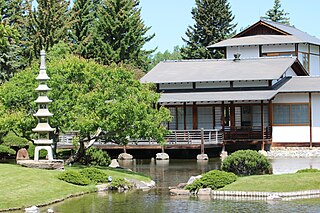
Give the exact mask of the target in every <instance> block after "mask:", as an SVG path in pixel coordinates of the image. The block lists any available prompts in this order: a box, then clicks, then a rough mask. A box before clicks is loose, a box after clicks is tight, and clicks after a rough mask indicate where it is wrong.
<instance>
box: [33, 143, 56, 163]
mask: <svg viewBox="0 0 320 213" xmlns="http://www.w3.org/2000/svg"><path fill="white" fill-rule="evenodd" d="M40 150H46V151H47V153H48V154H47V159H48V160H50V161H53V152H52V147H51V146H43V145H37V146H36V147H35V149H34V160H35V161H39V153H40Z"/></svg>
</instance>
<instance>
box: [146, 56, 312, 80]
mask: <svg viewBox="0 0 320 213" xmlns="http://www.w3.org/2000/svg"><path fill="white" fill-rule="evenodd" d="M289 68H292V70H293V71H294V72H295V73H296V74H297V75H299V76H305V75H308V74H307V72H306V71H305V70H304V68H303V67H302V65H301V64H300V62H299V61H298V60H297V58H296V57H261V58H248V59H241V60H237V61H234V60H230V59H229V60H226V59H220V60H182V61H164V62H160V63H159V64H158V65H157V66H155V67H154V68H153V69H152V70H151V71H150V72H148V73H147V74H146V75H145V76H143V77H142V78H141V80H140V81H141V82H142V83H178V82H206V81H242V80H276V79H279V78H280V77H281V76H282V75H283V74H284V73H285V72H286V71H287V70H288V69H289Z"/></svg>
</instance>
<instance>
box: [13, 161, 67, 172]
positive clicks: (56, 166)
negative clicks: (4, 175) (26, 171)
mask: <svg viewBox="0 0 320 213" xmlns="http://www.w3.org/2000/svg"><path fill="white" fill-rule="evenodd" d="M17 164H18V165H21V166H23V167H28V168H37V169H50V170H64V161H63V160H38V161H36V160H17Z"/></svg>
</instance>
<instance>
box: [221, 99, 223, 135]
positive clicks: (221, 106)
mask: <svg viewBox="0 0 320 213" xmlns="http://www.w3.org/2000/svg"><path fill="white" fill-rule="evenodd" d="M221 109H222V110H221V127H222V131H224V101H222V106H221Z"/></svg>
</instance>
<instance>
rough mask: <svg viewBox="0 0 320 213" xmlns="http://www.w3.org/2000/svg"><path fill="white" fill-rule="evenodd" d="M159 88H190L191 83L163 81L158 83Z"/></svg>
mask: <svg viewBox="0 0 320 213" xmlns="http://www.w3.org/2000/svg"><path fill="white" fill-rule="evenodd" d="M159 89H192V83H189V82H187V83H165V84H160V85H159Z"/></svg>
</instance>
